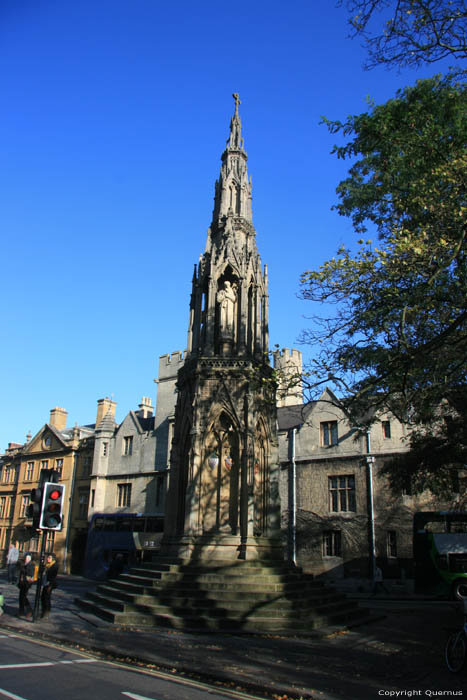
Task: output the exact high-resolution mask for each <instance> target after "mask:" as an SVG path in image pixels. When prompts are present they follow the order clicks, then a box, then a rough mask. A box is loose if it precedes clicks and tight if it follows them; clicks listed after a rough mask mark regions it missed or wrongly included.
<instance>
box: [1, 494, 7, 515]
mask: <svg viewBox="0 0 467 700" xmlns="http://www.w3.org/2000/svg"><path fill="white" fill-rule="evenodd" d="M0 518H6V496H1V497H0Z"/></svg>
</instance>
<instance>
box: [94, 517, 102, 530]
mask: <svg viewBox="0 0 467 700" xmlns="http://www.w3.org/2000/svg"><path fill="white" fill-rule="evenodd" d="M92 529H93V530H103V529H104V518H94V520H93V521H92Z"/></svg>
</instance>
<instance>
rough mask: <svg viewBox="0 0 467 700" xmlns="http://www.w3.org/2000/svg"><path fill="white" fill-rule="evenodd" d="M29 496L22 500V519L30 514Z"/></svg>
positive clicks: (20, 515) (20, 514)
mask: <svg viewBox="0 0 467 700" xmlns="http://www.w3.org/2000/svg"><path fill="white" fill-rule="evenodd" d="M28 505H29V496H23V497H22V499H21V510H20V513H19V517H20V518H25V517H26V516H27V514H28Z"/></svg>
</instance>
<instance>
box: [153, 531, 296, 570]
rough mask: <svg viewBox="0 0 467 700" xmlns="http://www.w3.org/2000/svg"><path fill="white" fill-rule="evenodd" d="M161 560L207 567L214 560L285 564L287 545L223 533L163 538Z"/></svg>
mask: <svg viewBox="0 0 467 700" xmlns="http://www.w3.org/2000/svg"><path fill="white" fill-rule="evenodd" d="M160 553H161V556H166V557H169V558H174V557H175V558H176V559H183V560H186V559H189V560H190V561H191V563H195V562H201V563H203V564H206V563H208V562H211V561H212V560H221V561H232V562H234V561H250V560H254V559H259V560H261V561H274V562H277V561H279V562H283V560H284V545H283V542H282V540H281V538H280V537H276V538H274V537H262V536H258V537H255V536H250V537H246V538H242V537H240V536H239V535H232V534H227V533H222V532H216V533H215V534H205V535H197V536H189V535H183V536H182V537H173V538H170V537H167V536H166V537H164V539H163V540H162V545H161V552H160Z"/></svg>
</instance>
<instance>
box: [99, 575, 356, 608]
mask: <svg viewBox="0 0 467 700" xmlns="http://www.w3.org/2000/svg"><path fill="white" fill-rule="evenodd" d="M97 591H98V592H99V593H102V594H103V595H106V594H108V595H113V596H115V597H121V598H122V600H131V599H133V598H134V597H141V596H143V597H148V598H157V599H159V600H162V599H188V600H194V601H195V600H201V601H203V600H206V599H211V600H220V601H223V600H226V601H235V600H247V601H258V600H267V601H272V600H277V599H283V600H289V601H294V602H295V603H296V602H299V601H310V604H316V602H319V601H328V600H342V599H345V595H344V594H343V593H338V592H336V591H334V590H332V589H326V588H325V589H319V590H315V589H309V590H308V589H306V588H295V589H294V590H292V591H278V592H277V591H274V592H267V591H265V590H264V589H260V590H258V588H256V589H255V590H253V591H248V592H245V591H242V590H240V591H239V590H237V589H234V590H229V591H225V590H223V589H220V590H219V589H216V588H210V589H205V588H203V589H194V588H185V589H183V588H178V587H177V588H174V589H170V588H168V589H167V588H161V589H157V588H154V587H144V586H128V585H127V584H122V583H121V582H120V581H118V579H116V580H113V581H111V582H109V583H107V584H101V585H99V586H98V588H97Z"/></svg>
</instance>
